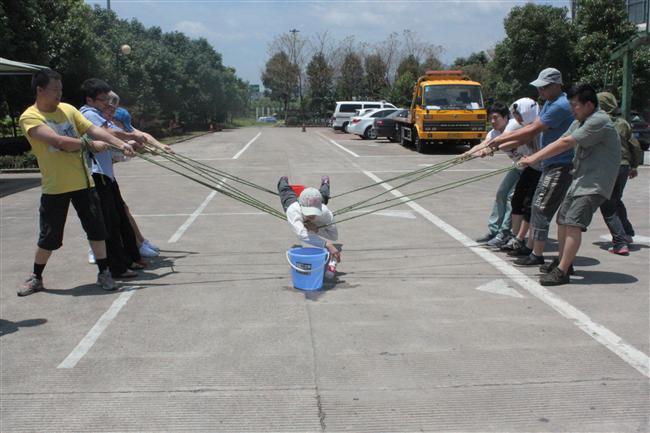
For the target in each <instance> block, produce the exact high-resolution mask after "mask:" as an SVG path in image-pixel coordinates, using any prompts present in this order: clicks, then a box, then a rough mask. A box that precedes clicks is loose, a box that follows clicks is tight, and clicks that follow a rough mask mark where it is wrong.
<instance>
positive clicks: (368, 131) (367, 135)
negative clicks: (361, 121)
mask: <svg viewBox="0 0 650 433" xmlns="http://www.w3.org/2000/svg"><path fill="white" fill-rule="evenodd" d="M363 137H364V138H366V139H368V140H374V139H375V138H377V132H375V130H374V129H372V126H369V127H367V128H366V130H365V131H364V132H363Z"/></svg>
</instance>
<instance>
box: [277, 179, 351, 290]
mask: <svg viewBox="0 0 650 433" xmlns="http://www.w3.org/2000/svg"><path fill="white" fill-rule="evenodd" d="M278 193H279V194H280V201H281V202H282V207H283V208H284V212H285V213H286V214H287V221H288V222H289V224H290V225H291V229H292V230H293V232H294V233H295V234H296V236H297V237H298V239H299V240H300V242H303V243H307V244H309V245H313V246H315V247H319V248H325V249H327V251H328V252H329V253H330V262H329V264H328V266H327V271H326V273H325V275H326V276H327V277H328V278H334V276H335V275H336V264H337V263H338V262H340V261H341V253H340V252H339V250H338V249H337V248H336V246H335V245H334V244H333V243H332V241H336V240H337V239H338V237H339V233H338V229H337V228H336V224H335V222H334V215H333V214H332V211H331V210H329V208H328V207H327V206H326V205H325V204H326V203H327V202H328V201H329V177H327V176H323V178H322V179H321V187H320V190H318V189H316V188H311V187H309V188H305V189H304V190H303V191H302V192H301V193H300V196H297V195H296V193H295V191H294V190H293V188H291V185H289V178H288V177H286V176H283V177H281V178H280V180H279V181H278Z"/></svg>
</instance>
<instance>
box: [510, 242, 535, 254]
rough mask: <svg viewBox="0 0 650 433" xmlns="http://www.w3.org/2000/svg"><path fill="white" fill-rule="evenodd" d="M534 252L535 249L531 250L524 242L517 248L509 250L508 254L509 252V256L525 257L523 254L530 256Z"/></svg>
mask: <svg viewBox="0 0 650 433" xmlns="http://www.w3.org/2000/svg"><path fill="white" fill-rule="evenodd" d="M532 252H533V250H531V249H530V248H528V247H527V246H526V245H524V244H523V243H522V244H521V246H520V247H519V248H517V249H516V250H512V251H508V252H507V253H506V254H508V256H510V257H523V256H529V255H530V254H531V253H532Z"/></svg>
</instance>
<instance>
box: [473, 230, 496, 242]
mask: <svg viewBox="0 0 650 433" xmlns="http://www.w3.org/2000/svg"><path fill="white" fill-rule="evenodd" d="M496 235H497V234H496V233H491V232H487V233H486V234H484V235H483V236H481V237H480V238H477V239H476V242H478V243H481V244H482V243H484V242H487V241H489V240H490V239H492V238H493V237H495V236H496Z"/></svg>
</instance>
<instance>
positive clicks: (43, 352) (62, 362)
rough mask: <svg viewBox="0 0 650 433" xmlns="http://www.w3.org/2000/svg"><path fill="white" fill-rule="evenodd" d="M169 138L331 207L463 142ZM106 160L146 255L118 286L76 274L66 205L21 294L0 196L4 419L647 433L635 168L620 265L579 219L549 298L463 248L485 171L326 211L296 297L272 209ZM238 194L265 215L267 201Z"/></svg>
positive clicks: (31, 210) (644, 243) (28, 224)
mask: <svg viewBox="0 0 650 433" xmlns="http://www.w3.org/2000/svg"><path fill="white" fill-rule="evenodd" d="M175 149H176V151H177V152H179V153H182V154H183V155H187V156H189V157H191V158H194V159H197V160H201V161H202V162H204V163H206V164H209V165H211V166H213V167H217V168H219V169H221V170H223V171H226V172H228V173H231V174H234V175H236V176H240V177H242V178H245V179H247V180H250V181H253V182H255V183H257V184H259V185H262V186H264V187H266V188H270V189H274V188H275V184H276V182H277V179H278V178H279V177H280V176H282V175H287V176H289V178H290V181H291V182H292V183H296V184H305V185H315V186H317V185H318V182H319V181H320V176H321V175H323V174H328V175H330V177H331V183H332V193H333V195H334V198H333V199H332V202H331V207H332V208H333V209H341V208H342V207H344V206H346V205H348V204H351V203H354V202H357V201H360V200H363V199H366V198H368V197H370V196H372V195H375V194H378V193H379V192H382V191H385V189H384V188H382V186H373V187H371V188H369V189H367V190H363V191H359V192H356V193H351V194H348V195H344V196H341V197H339V198H337V197H336V195H337V194H340V193H342V192H344V191H349V190H351V189H354V188H358V187H361V186H365V185H369V184H372V183H374V182H377V181H379V180H385V179H389V178H392V177H395V176H397V175H399V174H402V173H406V172H408V171H412V170H416V169H419V168H422V167H426V166H427V165H430V164H434V163H437V162H441V161H444V160H447V159H450V158H452V157H454V156H455V154H456V152H457V151H459V150H460V149H436V150H434V151H432V152H430V153H429V154H425V155H422V154H418V153H416V152H415V151H413V150H411V149H407V148H402V147H401V146H400V145H398V144H395V143H389V142H387V141H383V140H378V141H367V140H360V139H357V138H356V137H352V136H350V135H346V134H341V133H334V132H333V131H331V130H327V129H324V128H322V129H318V128H313V129H312V128H308V129H307V132H301V131H300V129H298V128H296V129H289V128H272V127H269V128H244V129H239V130H234V131H227V132H224V133H215V134H209V135H206V136H202V137H199V138H196V139H193V140H190V141H187V142H184V143H181V144H179V145H177V146H176V147H175ZM507 164H508V162H507V159H506V158H505V157H503V156H501V155H497V156H495V157H493V158H487V159H483V160H474V161H470V162H467V163H464V164H461V165H459V166H455V167H453V168H451V169H449V170H446V171H443V172H441V173H438V174H435V175H433V176H430V177H427V178H425V179H422V180H421V181H419V182H416V183H414V184H412V185H407V186H404V187H400V188H399V189H398V191H393V193H395V194H399V193H401V194H404V195H406V196H408V195H409V194H413V193H415V192H417V191H418V190H423V189H426V188H431V187H433V186H436V185H441V184H444V183H448V182H451V181H453V180H461V179H466V178H468V177H470V176H474V175H476V174H479V173H488V172H489V171H491V170H495V169H498V168H501V167H505V166H507ZM116 172H117V178H118V180H119V182H120V188H121V190H122V192H123V195H124V197H125V200H126V201H127V203H128V205H129V207H130V209H131V211H132V213H133V214H135V215H136V219H137V220H138V223H139V225H140V227H141V229H142V231H143V232H144V234H145V236H146V237H147V238H149V239H150V240H152V241H154V242H155V243H157V244H158V245H159V246H160V247H161V248H162V252H161V255H160V257H158V258H155V259H152V260H151V262H150V263H149V266H148V267H147V269H145V270H144V271H141V275H140V277H139V278H137V279H135V280H131V281H124V282H123V286H122V289H121V290H120V291H119V292H116V293H106V292H103V291H101V290H99V289H97V288H96V287H95V286H94V285H93V282H94V281H95V276H96V268H95V267H94V266H91V265H89V264H87V262H86V252H87V244H86V242H85V241H84V236H83V233H82V231H81V228H80V226H79V223H78V220H77V219H76V215H74V212H73V211H72V212H71V213H70V215H69V218H68V222H67V226H66V233H65V238H64V246H63V248H62V249H61V250H60V251H57V252H55V253H54V254H53V256H52V259H51V261H50V263H49V264H48V266H47V268H46V270H45V273H44V278H45V286H46V288H47V290H45V291H44V292H42V293H36V294H33V295H31V296H29V297H26V298H18V297H17V296H16V295H15V289H16V286H17V285H18V284H19V283H20V281H21V279H22V278H24V277H25V276H26V275H27V273H28V272H29V270H30V268H31V263H32V260H33V250H34V244H35V241H36V234H37V233H36V230H37V225H38V208H37V205H38V199H39V195H40V191H39V189H38V188H31V189H24V190H20V189H19V190H18V191H17V192H13V193H10V194H7V195H5V196H4V197H3V198H2V199H1V200H0V206H1V210H2V213H1V217H0V234H1V236H2V245H1V250H0V252H1V253H2V258H1V265H2V266H1V275H0V281H1V283H2V287H1V291H0V326H1V327H0V329H1V331H2V334H1V337H0V342H1V344H2V346H1V347H2V351H1V353H0V360H1V361H2V362H1V383H0V384H1V386H0V388H1V390H0V392H1V400H0V419H1V421H0V423H1V425H0V430H1V431H3V432H18V431H33V432H47V431H57V432H103V431H178V432H187V431H206V432H207V431H210V432H216V431H221V432H243V431H248V432H253V431H255V432H257V431H259V432H261V431H264V432H270V431H273V432H289V431H295V432H343V431H350V432H382V431H395V432H412V431H538V432H542V431H553V432H559V431H561V432H595V431H598V432H612V431H616V432H626V431H630V432H647V431H650V427H649V422H650V417H649V414H648V401H650V387H649V382H648V375H649V374H650V373H649V372H648V369H649V368H650V365H648V353H650V344H649V341H650V336H649V326H648V324H649V317H650V312H649V308H650V307H649V306H650V302H649V300H650V299H649V297H650V296H649V293H648V288H649V286H650V277H649V273H650V271H649V269H648V263H649V262H650V244H649V241H650V239H649V237H650V227H649V224H650V223H649V221H648V218H647V215H648V212H649V210H650V209H649V198H648V190H649V188H648V178H650V171H649V170H648V169H647V168H645V167H644V168H642V169H640V174H639V178H638V179H635V180H632V181H630V182H629V183H628V186H627V189H626V192H625V203H626V206H627V208H628V213H629V214H630V219H631V221H632V222H633V223H634V224H635V229H636V232H637V237H636V243H635V245H634V246H633V248H632V253H631V254H630V256H628V257H620V256H615V255H612V254H609V253H608V252H607V246H608V243H607V242H608V241H607V237H608V236H607V233H608V232H607V229H606V227H605V225H604V223H603V221H602V217H601V216H600V215H596V216H595V217H594V221H593V224H592V226H591V227H590V228H589V231H588V232H586V233H585V236H584V239H583V244H582V247H581V249H580V252H579V257H578V258H577V260H576V263H575V265H576V271H577V272H576V275H575V276H574V277H572V281H571V284H569V285H566V286H559V287H553V288H551V289H550V290H547V289H545V288H542V287H541V286H539V285H538V284H537V283H536V281H537V277H538V275H537V270H536V269H521V268H514V267H512V266H511V261H510V260H509V259H508V258H507V257H506V256H504V255H503V254H501V253H499V252H494V251H491V250H488V249H485V248H483V247H480V246H477V245H476V244H475V243H474V242H473V241H472V239H473V238H475V237H477V236H479V235H481V234H482V233H483V232H484V231H485V228H486V227H485V225H486V219H487V216H488V213H489V210H490V207H491V204H492V200H493V196H494V192H495V191H496V186H497V185H498V183H499V177H498V176H496V177H490V178H488V179H485V180H483V181H481V182H478V183H472V184H468V185H465V186H463V187H460V188H457V189H452V190H448V191H444V192H441V193H439V194H436V195H432V196H429V197H426V198H423V199H418V200H416V201H415V202H412V203H408V204H406V203H402V204H400V205H399V206H396V207H394V208H392V209H388V210H385V211H382V212H378V213H375V214H371V215H366V216H362V217H359V218H356V219H353V220H350V221H345V222H342V223H341V224H340V226H339V232H340V242H341V244H342V248H343V261H342V263H341V264H340V265H339V267H338V271H339V274H338V281H337V283H336V284H328V285H326V286H325V288H324V290H321V291H317V292H302V291H299V290H296V289H294V288H293V287H292V283H291V278H290V275H289V266H288V265H287V264H286V257H285V251H286V250H287V248H289V247H291V246H292V245H293V244H295V243H296V240H295V238H294V237H293V235H292V234H291V231H290V229H289V227H288V224H287V223H286V222H283V221H281V220H279V219H276V218H274V217H272V216H269V215H267V214H264V213H262V212H259V211H257V210H256V209H254V208H251V207H248V206H246V205H244V204H241V203H239V202H237V201H234V200H232V199H230V198H228V197H225V196H223V195H221V194H213V193H212V192H211V191H210V190H209V189H208V188H206V187H204V186H201V185H199V184H196V183H193V182H192V181H189V180H187V179H185V178H183V177H181V176H179V175H177V174H174V173H171V172H169V171H167V170H164V169H163V168H160V167H157V166H155V165H152V164H150V163H148V162H145V161H141V160H134V161H131V162H128V163H122V164H119V165H118V166H117V167H116ZM4 180H5V175H2V181H3V182H4ZM393 183H394V185H393ZM397 184H398V183H397V181H396V182H392V183H391V185H392V186H396V185H397ZM247 191H248V190H247ZM252 194H253V195H254V196H255V197H257V198H259V199H260V200H263V201H265V202H266V203H268V204H270V205H272V206H274V207H275V208H277V209H280V205H279V202H278V199H277V197H276V196H274V195H271V194H268V193H264V192H260V191H255V192H254V193H252ZM386 197H387V198H388V197H391V193H388V194H387V195H386ZM352 215H358V214H352ZM551 237H555V228H554V227H553V229H552V231H551ZM549 244H550V245H549V250H550V251H549V253H548V256H549V257H553V254H554V252H553V250H554V249H556V245H555V243H554V242H550V243H549Z"/></svg>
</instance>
